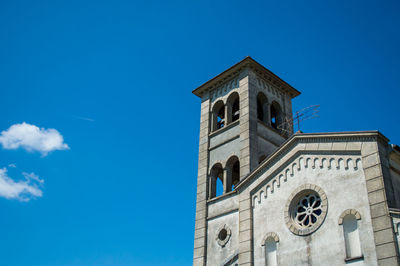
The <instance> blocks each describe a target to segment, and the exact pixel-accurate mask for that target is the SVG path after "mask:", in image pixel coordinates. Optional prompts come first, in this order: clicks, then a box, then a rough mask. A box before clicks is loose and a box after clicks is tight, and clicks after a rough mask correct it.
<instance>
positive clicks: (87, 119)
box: [75, 116, 95, 122]
mask: <svg viewBox="0 0 400 266" xmlns="http://www.w3.org/2000/svg"><path fill="white" fill-rule="evenodd" d="M75 118H76V119H80V120H85V121H89V122H94V121H95V120H94V119H92V118H89V117H83V116H75Z"/></svg>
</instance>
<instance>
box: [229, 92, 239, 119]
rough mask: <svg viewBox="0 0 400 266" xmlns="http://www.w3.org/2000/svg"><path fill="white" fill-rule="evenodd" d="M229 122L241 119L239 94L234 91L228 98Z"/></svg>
mask: <svg viewBox="0 0 400 266" xmlns="http://www.w3.org/2000/svg"><path fill="white" fill-rule="evenodd" d="M227 108H228V123H231V122H235V121H236V120H238V119H239V114H240V113H239V94H238V93H237V92H233V93H232V94H231V95H229V97H228V100H227Z"/></svg>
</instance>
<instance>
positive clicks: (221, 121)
mask: <svg viewBox="0 0 400 266" xmlns="http://www.w3.org/2000/svg"><path fill="white" fill-rule="evenodd" d="M211 114H212V131H215V130H217V129H220V128H223V127H224V126H225V105H224V102H223V101H218V102H217V103H215V104H214V107H213V109H212V113H211Z"/></svg>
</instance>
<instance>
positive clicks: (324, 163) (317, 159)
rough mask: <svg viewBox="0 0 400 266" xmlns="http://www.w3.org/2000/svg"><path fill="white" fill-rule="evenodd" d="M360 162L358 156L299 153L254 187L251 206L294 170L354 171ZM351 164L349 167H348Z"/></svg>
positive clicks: (286, 179)
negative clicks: (306, 154) (266, 179)
mask: <svg viewBox="0 0 400 266" xmlns="http://www.w3.org/2000/svg"><path fill="white" fill-rule="evenodd" d="M360 163H361V158H360V156H353V155H349V156H340V157H339V156H326V155H319V156H303V155H300V156H298V158H296V159H295V160H293V161H292V162H291V163H290V164H288V165H287V166H286V167H284V168H283V169H281V170H280V171H279V172H277V173H275V174H273V175H271V176H273V178H271V179H270V180H268V182H266V183H262V185H261V187H260V186H258V187H257V188H255V189H254V194H253V193H252V194H253V195H252V204H253V207H255V206H256V203H259V204H260V203H261V200H262V199H264V198H267V197H268V196H269V194H270V193H274V191H275V190H276V189H277V188H279V187H280V186H281V185H282V183H284V182H287V181H288V178H289V177H292V176H294V174H295V172H299V171H302V170H305V169H307V168H312V169H315V168H317V167H318V168H319V169H326V170H340V169H344V170H349V169H353V170H354V171H356V170H358V169H359V164H360ZM350 166H351V168H350Z"/></svg>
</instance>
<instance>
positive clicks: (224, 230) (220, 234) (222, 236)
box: [215, 224, 231, 247]
mask: <svg viewBox="0 0 400 266" xmlns="http://www.w3.org/2000/svg"><path fill="white" fill-rule="evenodd" d="M230 238H231V229H229V227H228V226H227V225H226V224H225V225H224V226H222V227H221V228H219V230H218V231H217V237H216V238H215V240H217V243H218V245H220V246H221V247H225V245H226V243H228V241H229V239H230Z"/></svg>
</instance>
